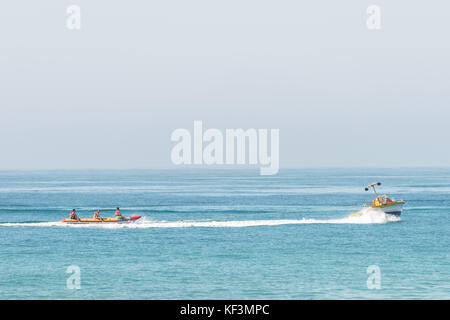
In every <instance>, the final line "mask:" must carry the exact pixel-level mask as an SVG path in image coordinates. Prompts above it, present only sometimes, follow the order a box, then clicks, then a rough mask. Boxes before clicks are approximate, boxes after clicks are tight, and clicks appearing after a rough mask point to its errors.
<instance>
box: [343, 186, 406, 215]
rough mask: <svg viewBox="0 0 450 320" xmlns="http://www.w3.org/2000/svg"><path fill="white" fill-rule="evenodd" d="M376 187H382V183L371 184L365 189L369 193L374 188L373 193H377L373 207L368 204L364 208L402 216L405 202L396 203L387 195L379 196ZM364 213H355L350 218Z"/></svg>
mask: <svg viewBox="0 0 450 320" xmlns="http://www.w3.org/2000/svg"><path fill="white" fill-rule="evenodd" d="M375 186H381V182H375V183H372V184H369V185H368V186H367V187H366V188H365V190H366V191H369V190H370V188H372V189H373V192H375V196H376V197H375V199H374V200H373V201H372V205H368V204H366V205H364V207H366V208H370V209H379V210H381V211H383V212H384V213H386V214H393V215H397V216H399V215H401V213H402V209H403V205H404V204H405V201H403V200H400V201H394V200H392V199H390V198H389V197H388V196H387V195H384V197H383V196H379V195H378V193H377V190H376V189H375ZM362 212H363V211H359V212H356V213H353V214H351V215H350V217H353V216H356V215H359V214H361V213H362Z"/></svg>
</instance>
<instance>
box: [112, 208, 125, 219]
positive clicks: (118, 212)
mask: <svg viewBox="0 0 450 320" xmlns="http://www.w3.org/2000/svg"><path fill="white" fill-rule="evenodd" d="M115 216H116V218H117V219H119V220H127V218H125V217H124V216H122V214H121V213H120V209H119V208H117V210H116V212H115Z"/></svg>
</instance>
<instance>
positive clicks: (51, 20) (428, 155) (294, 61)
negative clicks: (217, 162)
mask: <svg viewBox="0 0 450 320" xmlns="http://www.w3.org/2000/svg"><path fill="white" fill-rule="evenodd" d="M74 4H75V5H78V6H79V7H80V9H81V29H80V30H70V29H68V28H67V25H66V22H67V18H68V16H69V14H68V13H67V8H68V7H69V6H70V5H74ZM374 4H375V5H378V6H379V8H380V13H381V15H380V18H381V20H380V21H381V29H379V30H369V29H368V28H367V25H366V21H367V19H368V14H367V13H366V9H367V7H369V5H374ZM449 12H450V3H449V2H448V1H432V2H430V1H415V0H409V1H406V0H397V1H381V0H371V1H365V0H347V1H331V0H329V1H322V0H318V1H296V0H277V1H275V0H271V1H267V0H258V1H256V0H255V1H253V0H239V1H238V0H227V1H222V0H220V1H211V0H188V1H187V0H171V1H137V0H131V1H105V0H97V1H87V0H71V1H50V0H41V1H31V0H29V1H9V2H2V3H1V4H0V150H1V154H0V169H61V168H65V169H70V168H108V169H109V168H120V169H122V168H173V167H175V166H174V165H173V164H172V162H171V158H170V154H171V149H172V148H173V146H174V145H175V143H174V142H172V141H171V140H170V136H171V133H172V132H173V131H174V130H175V129H178V128H186V129H188V130H191V131H192V130H193V124H194V121H195V120H201V121H203V126H204V127H205V128H206V129H207V128H217V129H219V130H223V131H224V132H225V130H226V129H234V128H243V129H248V128H266V129H269V130H270V129H279V132H280V156H279V157H280V166H281V167H282V168H283V167H403V166H408V167H410V166H430V167H433V166H441V167H442V166H445V167H448V166H449V164H450V151H449V150H450V148H449V142H448V141H449V137H450V126H449V119H450V91H449V88H450V62H449V59H448V57H449V56H450V43H449V41H448V37H449V33H450V18H449V14H448V13H449Z"/></svg>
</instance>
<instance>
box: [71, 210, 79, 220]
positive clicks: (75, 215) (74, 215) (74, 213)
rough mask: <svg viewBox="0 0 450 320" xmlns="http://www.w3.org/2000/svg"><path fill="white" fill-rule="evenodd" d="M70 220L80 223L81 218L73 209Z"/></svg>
mask: <svg viewBox="0 0 450 320" xmlns="http://www.w3.org/2000/svg"><path fill="white" fill-rule="evenodd" d="M70 219H72V220H78V221H80V218H78V216H77V214H76V212H75V209H73V210H72V212H71V213H70Z"/></svg>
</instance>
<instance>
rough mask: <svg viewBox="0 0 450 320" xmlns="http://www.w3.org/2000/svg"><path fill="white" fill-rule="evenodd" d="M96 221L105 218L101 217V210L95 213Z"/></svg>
mask: <svg viewBox="0 0 450 320" xmlns="http://www.w3.org/2000/svg"><path fill="white" fill-rule="evenodd" d="M93 218H94V219H95V220H103V218H102V217H100V210H97V211H96V212H95V213H94V217H93Z"/></svg>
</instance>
